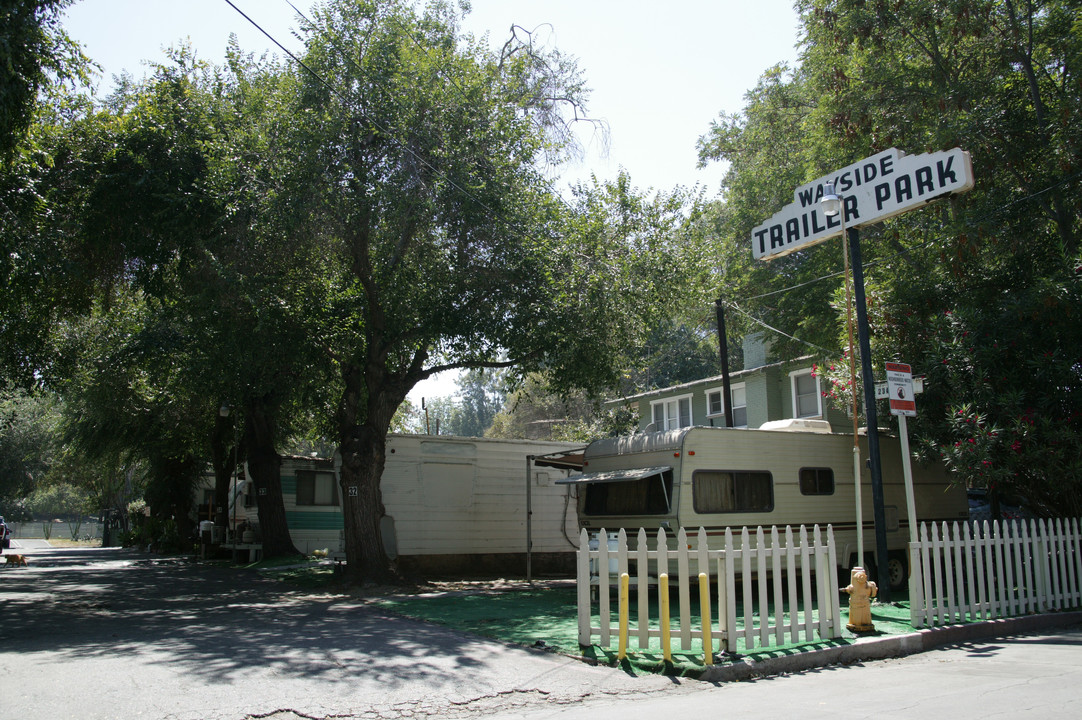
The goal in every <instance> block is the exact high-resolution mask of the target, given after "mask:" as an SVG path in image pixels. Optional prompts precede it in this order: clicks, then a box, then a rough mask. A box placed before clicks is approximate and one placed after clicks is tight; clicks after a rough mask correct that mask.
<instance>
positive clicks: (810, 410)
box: [789, 368, 823, 418]
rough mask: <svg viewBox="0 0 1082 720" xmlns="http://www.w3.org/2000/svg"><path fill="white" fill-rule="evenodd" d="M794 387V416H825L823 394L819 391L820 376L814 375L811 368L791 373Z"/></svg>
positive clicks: (791, 381)
mask: <svg viewBox="0 0 1082 720" xmlns="http://www.w3.org/2000/svg"><path fill="white" fill-rule="evenodd" d="M789 381H790V383H791V384H792V387H793V417H797V418H814V417H822V416H823V395H822V393H821V392H820V391H819V378H817V377H816V376H815V375H812V369H811V368H804V369H803V370H794V371H793V372H791V373H789Z"/></svg>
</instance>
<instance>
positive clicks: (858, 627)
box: [842, 567, 879, 632]
mask: <svg viewBox="0 0 1082 720" xmlns="http://www.w3.org/2000/svg"><path fill="white" fill-rule="evenodd" d="M842 590H843V591H845V592H846V593H848V594H849V622H848V623H847V624H846V626H845V627H846V628H848V629H849V631H850V632H874V631H875V626H874V625H872V598H873V597H875V596H876V595H877V594H878V593H879V588H878V587H876V585H875V583H874V582H872V581H871V580H869V579H868V573H867V572H865V570H864V568H862V567H855V568H853V569H852V571H851V572H850V574H849V585H848V586H847V587H844V588H842Z"/></svg>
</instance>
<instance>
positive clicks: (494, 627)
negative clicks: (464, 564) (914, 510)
mask: <svg viewBox="0 0 1082 720" xmlns="http://www.w3.org/2000/svg"><path fill="white" fill-rule="evenodd" d="M674 601H675V598H674ZM381 605H382V606H383V607H385V608H387V609H389V610H392V611H394V612H396V613H399V614H401V615H405V616H408V617H413V618H418V619H422V620H427V621H429V622H434V623H438V624H440V625H446V626H448V627H454V628H456V629H458V630H464V631H467V632H472V633H475V634H478V635H482V636H485V637H490V638H495V639H498V640H503V641H506V642H511V643H515V644H518V645H525V646H532V647H538V648H544V649H546V650H551V651H555V652H559V653H562V654H567V655H572V656H575V657H584V658H586V659H588V660H593V661H596V662H600V663H605V664H615V663H616V657H617V642H618V638H617V635H616V633H615V632H614V633H612V637H611V644H610V646H609V647H601V646H599V645H597V644H594V645H591V646H589V647H586V648H582V647H580V646H579V643H578V618H577V613H576V593H575V589H574V588H566V587H564V588H534V589H528V590H510V591H500V592H469V593H443V594H434V595H421V596H412V597H399V598H393V599H388V600H384V601H382V602H381ZM697 606H698V604H697V603H693V604H692V608H693V612H696V613H697ZM672 607H673V610H674V611H675V610H676V607H677V605H676V604H675V602H674V603H673V606H672ZM611 610H612V617H613V625H614V626H615V625H616V623H617V619H618V618H617V607H616V603H615V602H613V603H612V604H611ZM740 611H741V609H740V608H738V613H737V614H738V620H737V625H738V627H737V632H738V633H742V631H743V625H742V623H741V620H740V617H739V616H740ZM596 613H597V608H596V606H595V607H594V618H593V624H594V625H597V624H598V620H597V615H596ZM629 614H630V617H631V628H632V633H631V637H630V639H629V643H628V651H629V652H628V658H627V660H626V661H625V663H626V664H625V667H626V668H627V669H629V670H641V671H645V672H665V673H671V674H677V675H684V674H691V675H694V674H696V673H698V672H701V671H702V669H703V668H704V667H705V665H704V662H703V651H702V642H701V641H700V640H697V639H693V640H692V643H691V647H690V649H687V650H685V649H682V648H681V647H680V639H679V630H678V627H677V624H676V622H675V621H674V622H673V626H672V653H671V657H672V662H671V663H666V662H665V661H664V657H663V654H662V651H661V641H660V638H651V640H650V646H649V647H648V648H641V649H640V648H639V645H638V638H637V637H636V636H635V634H634V628H635V615H636V609H635V604H634V603H632V606H631V607H630V608H629ZM673 614H674V616H675V615H677V614H678V611H677V612H674V613H673ZM657 615H658V613H657V607H656V599H655V600H654V601H652V606H651V610H650V617H651V621H650V622H651V627H657ZM847 615H848V605H847V603H845V602H844V598H843V600H842V623H843V624H844V623H845V622H846V619H847ZM872 621H873V624H874V625H875V627H876V632H875V633H873V635H900V634H905V633H910V632H913V628H912V627H911V626H910V625H909V604H908V600H907V599H903V600H902V601H900V602H895V603H892V604H888V605H881V604H878V603H873V605H872ZM699 624H700V619H699V617H698V615H697V614H695V615H694V616H693V617H692V620H691V625H692V627H697V626H698V625H699ZM713 627H714V628H715V630H716V628H717V620H716V619H714V621H713ZM842 634H843V637H842V638H839V639H836V640H829V641H823V640H818V639H815V640H812V641H807V642H800V643H789V644H785V645H780V646H771V647H767V648H755V647H753V648H752V649H751V650H748V649H747V647H746V646H745V644H744V639H743V637H742V636H740V637H739V638H738V644H737V653H738V655H737V657H730V656H728V655H724V654H721V655H718V656H717V658H716V660H715V662H717V663H726V662H729V663H731V662H735V661H737V660H739V659H740V658H741V657H749V658H754V659H765V658H769V657H777V656H780V655H789V654H794V653H799V652H807V651H809V650H814V649H821V648H825V647H832V646H837V645H845V644H849V643H852V642H854V641H855V640H856V636H855V635H854V634H853V633H850V632H849V631H848V630H843V631H842ZM756 637H757V635H756ZM595 640H596V638H595ZM769 641H771V642H772V641H773V636H771V638H770V640H769ZM715 642H716V641H715ZM753 642H757V640H755V641H753ZM714 651H715V653H718V648H716V647H715V648H714Z"/></svg>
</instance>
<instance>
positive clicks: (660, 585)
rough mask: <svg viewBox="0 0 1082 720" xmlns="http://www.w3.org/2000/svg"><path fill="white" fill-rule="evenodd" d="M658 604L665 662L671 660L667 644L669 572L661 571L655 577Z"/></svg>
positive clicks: (668, 634) (670, 639) (668, 639)
mask: <svg viewBox="0 0 1082 720" xmlns="http://www.w3.org/2000/svg"><path fill="white" fill-rule="evenodd" d="M657 592H658V605H659V606H660V607H659V612H658V614H659V615H661V617H660V618H658V621H659V622H660V623H661V655H662V657H664V658H665V662H672V648H671V647H669V645H670V644H671V642H672V637H671V634H670V632H669V574H668V573H661V574H660V575H658V578H657Z"/></svg>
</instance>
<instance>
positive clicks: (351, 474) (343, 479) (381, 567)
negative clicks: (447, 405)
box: [338, 365, 408, 584]
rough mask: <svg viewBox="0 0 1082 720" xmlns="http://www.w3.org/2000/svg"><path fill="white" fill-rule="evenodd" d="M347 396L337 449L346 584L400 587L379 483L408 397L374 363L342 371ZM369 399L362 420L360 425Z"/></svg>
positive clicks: (345, 396)
mask: <svg viewBox="0 0 1082 720" xmlns="http://www.w3.org/2000/svg"><path fill="white" fill-rule="evenodd" d="M343 379H344V380H345V386H346V387H345V392H344V393H343V398H342V403H341V405H340V407H339V416H338V423H339V433H340V437H339V447H338V452H339V453H340V455H341V458H342V467H341V471H340V478H339V482H340V484H341V491H342V517H343V520H344V521H345V540H346V581H347V582H349V583H355V584H360V583H366V582H367V583H398V582H401V580H402V578H401V576H399V574H398V571H397V569H396V568H395V567H394V565H393V564H392V563H391V561H390V559H389V558H388V557H387V551H386V549H385V548H384V547H383V535H382V533H381V531H380V528H381V525H382V520H383V516H384V515H386V509H385V508H384V506H383V493H382V491H381V490H380V480H381V478H382V477H383V468H384V465H385V463H386V459H387V432H388V431H389V429H390V426H391V418H393V417H394V413H395V410H397V409H398V406H399V405H400V404H402V401H403V400H404V399H405V397H406V392H408V388H407V389H403V388H404V385H403V384H402V383H396V382H393V381H391V380H389V379H388V378H387V377H386V374H385V373H382V372H380V371H379V369H378V368H376V367H374V366H373V365H370V366H369V367H368V368H367V372H365V373H363V374H362V373H361V371H360V369H359V368H358V367H356V366H350V367H347V368H345V370H344V372H343ZM361 398H364V399H365V415H364V421H363V422H361V423H357V418H358V414H359V410H360V405H361Z"/></svg>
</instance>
